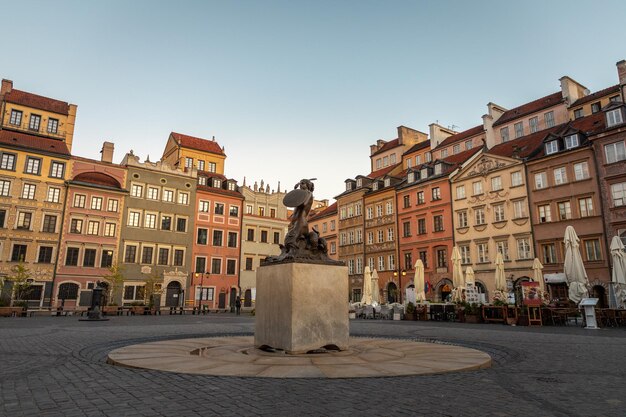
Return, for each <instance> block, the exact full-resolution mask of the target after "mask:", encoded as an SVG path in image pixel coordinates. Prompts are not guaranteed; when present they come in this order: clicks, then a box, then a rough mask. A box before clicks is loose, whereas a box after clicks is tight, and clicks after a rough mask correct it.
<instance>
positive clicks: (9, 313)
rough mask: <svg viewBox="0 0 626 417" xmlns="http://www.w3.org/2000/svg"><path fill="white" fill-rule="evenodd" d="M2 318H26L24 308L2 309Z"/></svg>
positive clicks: (0, 308)
mask: <svg viewBox="0 0 626 417" xmlns="http://www.w3.org/2000/svg"><path fill="white" fill-rule="evenodd" d="M0 317H26V309H25V308H24V307H0Z"/></svg>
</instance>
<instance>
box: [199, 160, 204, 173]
mask: <svg viewBox="0 0 626 417" xmlns="http://www.w3.org/2000/svg"><path fill="white" fill-rule="evenodd" d="M198 171H204V161H203V160H202V159H198Z"/></svg>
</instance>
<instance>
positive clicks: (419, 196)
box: [417, 191, 426, 204]
mask: <svg viewBox="0 0 626 417" xmlns="http://www.w3.org/2000/svg"><path fill="white" fill-rule="evenodd" d="M425 201H426V200H424V191H418V192H417V204H424V202H425Z"/></svg>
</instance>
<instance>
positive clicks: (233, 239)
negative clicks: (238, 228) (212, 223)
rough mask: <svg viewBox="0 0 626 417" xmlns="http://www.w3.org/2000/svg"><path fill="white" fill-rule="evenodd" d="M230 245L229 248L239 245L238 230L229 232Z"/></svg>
mask: <svg viewBox="0 0 626 417" xmlns="http://www.w3.org/2000/svg"><path fill="white" fill-rule="evenodd" d="M228 247H229V248H236V247H237V233H236V232H228Z"/></svg>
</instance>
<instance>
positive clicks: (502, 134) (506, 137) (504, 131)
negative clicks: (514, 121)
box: [500, 127, 509, 142]
mask: <svg viewBox="0 0 626 417" xmlns="http://www.w3.org/2000/svg"><path fill="white" fill-rule="evenodd" d="M500 138H502V142H508V140H509V128H508V127H503V128H502V129H500Z"/></svg>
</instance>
